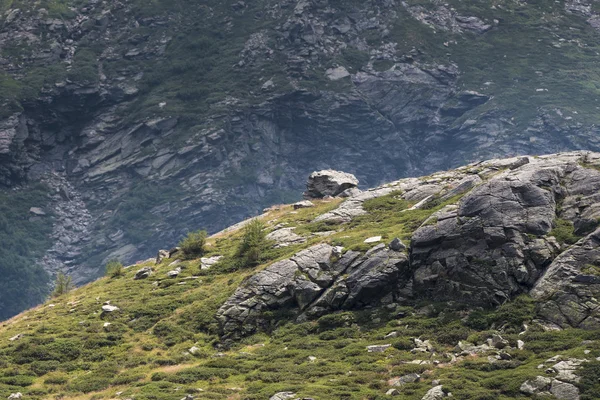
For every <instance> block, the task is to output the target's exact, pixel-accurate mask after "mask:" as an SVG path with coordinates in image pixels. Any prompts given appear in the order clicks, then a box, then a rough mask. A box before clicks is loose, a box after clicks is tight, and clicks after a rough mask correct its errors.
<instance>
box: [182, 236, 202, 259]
mask: <svg viewBox="0 0 600 400" xmlns="http://www.w3.org/2000/svg"><path fill="white" fill-rule="evenodd" d="M207 236H208V234H207V233H206V231H198V232H190V233H188V234H187V236H186V237H185V238H184V239H183V240H182V241H181V242H180V243H179V247H181V251H182V252H183V255H184V256H185V258H197V257H201V256H202V255H204V252H205V249H204V246H205V245H206V237H207Z"/></svg>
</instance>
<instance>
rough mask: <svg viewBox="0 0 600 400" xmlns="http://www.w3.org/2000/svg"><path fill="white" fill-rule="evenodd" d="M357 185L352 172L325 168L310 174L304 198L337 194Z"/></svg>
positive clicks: (317, 197) (319, 197)
mask: <svg viewBox="0 0 600 400" xmlns="http://www.w3.org/2000/svg"><path fill="white" fill-rule="evenodd" d="M357 186H358V179H356V177H355V176H354V175H352V174H349V173H346V172H340V171H333V170H325V171H317V172H313V173H312V174H310V177H309V178H308V183H307V184H306V192H304V198H305V199H321V198H323V197H327V196H331V197H335V196H339V195H340V194H342V192H344V191H345V190H348V189H352V188H355V187H357Z"/></svg>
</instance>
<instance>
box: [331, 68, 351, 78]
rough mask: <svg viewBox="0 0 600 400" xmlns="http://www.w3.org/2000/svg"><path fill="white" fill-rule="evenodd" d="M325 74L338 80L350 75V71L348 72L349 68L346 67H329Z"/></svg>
mask: <svg viewBox="0 0 600 400" xmlns="http://www.w3.org/2000/svg"><path fill="white" fill-rule="evenodd" d="M325 75H326V76H327V78H329V80H331V81H338V80H340V79H343V78H346V77H348V76H350V72H348V70H347V69H346V68H344V67H337V68H329V69H328V70H327V71H325Z"/></svg>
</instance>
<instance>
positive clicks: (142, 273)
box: [133, 267, 152, 280]
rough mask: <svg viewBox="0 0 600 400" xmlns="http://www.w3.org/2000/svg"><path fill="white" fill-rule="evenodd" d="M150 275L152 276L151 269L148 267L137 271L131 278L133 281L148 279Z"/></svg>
mask: <svg viewBox="0 0 600 400" xmlns="http://www.w3.org/2000/svg"><path fill="white" fill-rule="evenodd" d="M150 275H152V268H150V267H144V268H142V269H140V270H138V271H137V272H136V273H135V276H134V277H133V279H134V280H139V279H146V278H148V277H149V276H150Z"/></svg>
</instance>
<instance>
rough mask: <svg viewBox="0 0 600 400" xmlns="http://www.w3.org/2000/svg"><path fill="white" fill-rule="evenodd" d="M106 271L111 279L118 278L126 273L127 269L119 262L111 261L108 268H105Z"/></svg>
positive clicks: (107, 265)
mask: <svg viewBox="0 0 600 400" xmlns="http://www.w3.org/2000/svg"><path fill="white" fill-rule="evenodd" d="M104 270H105V271H106V276H109V277H111V278H118V277H119V276H122V275H123V274H124V273H125V269H124V268H123V264H121V262H120V261H119V260H110V261H109V262H108V263H107V264H106V267H104Z"/></svg>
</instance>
